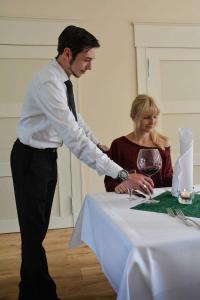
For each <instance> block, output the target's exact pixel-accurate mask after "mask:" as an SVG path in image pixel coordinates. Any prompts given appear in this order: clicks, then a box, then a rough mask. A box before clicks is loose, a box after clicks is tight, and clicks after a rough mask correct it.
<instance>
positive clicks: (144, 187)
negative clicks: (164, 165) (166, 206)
mask: <svg viewBox="0 0 200 300" xmlns="http://www.w3.org/2000/svg"><path fill="white" fill-rule="evenodd" d="M123 184H124V185H125V186H126V187H127V188H128V187H132V188H134V189H138V190H140V191H142V192H143V193H145V194H148V195H149V194H153V187H154V183H153V180H152V179H151V178H150V177H148V176H145V175H143V174H139V173H133V174H129V175H128V180H126V181H124V182H123Z"/></svg>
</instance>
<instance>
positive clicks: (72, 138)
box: [17, 59, 122, 178]
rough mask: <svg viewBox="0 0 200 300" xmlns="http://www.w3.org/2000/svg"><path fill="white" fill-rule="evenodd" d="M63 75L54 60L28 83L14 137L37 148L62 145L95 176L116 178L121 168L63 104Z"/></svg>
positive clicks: (66, 77)
mask: <svg viewBox="0 0 200 300" xmlns="http://www.w3.org/2000/svg"><path fill="white" fill-rule="evenodd" d="M68 79H69V78H68V76H67V74H66V73H65V72H64V70H63V69H62V67H61V66H60V65H59V64H58V62H57V61H56V59H54V60H53V61H52V62H50V63H49V64H48V65H47V66H46V67H45V68H44V69H42V70H41V71H40V73H38V74H37V75H36V76H35V77H34V78H33V80H32V81H31V83H30V85H29V87H28V90H27V93H26V97H25V102H24V105H23V109H22V114H21V119H20V122H19V124H18V126H17V136H18V138H19V140H20V141H21V142H22V143H23V144H25V145H29V146H31V147H34V148H38V149H45V148H58V147H60V146H61V145H62V144H63V143H64V144H65V145H66V146H67V147H68V148H69V149H70V151H71V152H72V153H73V154H74V155H75V156H76V157H77V158H79V159H80V160H82V161H84V162H85V163H86V164H87V165H88V166H90V167H91V168H93V169H95V170H96V171H97V172H98V174H99V175H108V176H111V177H113V178H116V177H117V174H118V172H119V171H120V170H121V169H122V168H121V167H120V166H119V165H117V164H116V163H115V162H113V161H112V160H110V159H109V158H108V157H107V155H106V154H104V153H103V152H102V151H101V150H100V149H99V148H98V147H97V146H96V144H98V143H99V142H98V140H97V139H96V138H95V136H94V134H93V133H92V131H91V130H90V129H89V127H88V126H87V125H86V123H85V122H84V121H83V119H82V118H81V116H80V114H78V122H76V120H75V118H74V116H73V114H72V112H71V111H70V109H69V107H68V104H67V95H66V85H65V83H64V82H65V81H66V80H68Z"/></svg>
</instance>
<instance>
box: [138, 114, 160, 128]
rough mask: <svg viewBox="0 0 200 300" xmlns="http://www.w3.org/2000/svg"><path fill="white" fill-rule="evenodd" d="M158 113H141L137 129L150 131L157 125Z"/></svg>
mask: <svg viewBox="0 0 200 300" xmlns="http://www.w3.org/2000/svg"><path fill="white" fill-rule="evenodd" d="M157 121H158V115H157V114H150V113H149V114H148V113H145V114H143V115H142V118H141V120H140V125H139V128H138V129H139V131H141V132H144V133H150V132H151V131H152V130H153V129H154V128H155V127H156V125H157Z"/></svg>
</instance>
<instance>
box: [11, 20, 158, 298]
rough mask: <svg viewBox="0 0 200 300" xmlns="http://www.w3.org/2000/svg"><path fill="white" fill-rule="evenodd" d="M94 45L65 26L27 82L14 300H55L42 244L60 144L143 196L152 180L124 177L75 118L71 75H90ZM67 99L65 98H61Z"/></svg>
mask: <svg viewBox="0 0 200 300" xmlns="http://www.w3.org/2000/svg"><path fill="white" fill-rule="evenodd" d="M99 46H100V45H99V42H98V41H97V39H96V38H95V37H94V36H93V35H92V34H90V33H89V32H87V31H86V30H84V29H82V28H79V27H76V26H68V27H66V28H65V29H64V30H63V32H62V33H61V34H60V36H59V39H58V48H57V50H58V55H57V57H56V59H54V60H53V61H52V62H51V63H50V64H48V65H47V66H46V67H45V68H44V69H43V70H42V71H41V72H40V73H39V74H37V75H36V76H35V77H34V78H33V80H32V81H31V83H30V85H29V88H28V90H27V94H26V98H25V102H24V106H23V110H22V115H21V120H20V122H19V124H18V127H17V136H18V139H17V140H16V142H15V144H14V146H13V149H12V152H11V169H12V175H13V183H14V190H15V198H16V206H17V213H18V219H19V225H20V232H21V241H22V264H21V272H20V275H21V282H20V284H19V300H33V299H34V300H40V299H43V300H44V299H45V300H56V299H58V297H57V293H56V285H55V283H54V281H53V279H52V278H51V276H50V274H49V272H48V264H47V259H46V255H45V250H44V248H43V246H42V242H43V240H44V238H45V236H46V233H47V229H48V224H49V218H50V213H51V206H52V201H53V196H54V191H55V186H56V181H57V165H56V159H57V152H56V149H57V148H58V147H60V146H62V144H63V143H64V144H65V145H66V146H67V147H68V148H69V149H70V151H72V152H73V153H74V154H75V155H76V157H77V158H79V159H80V160H82V161H84V162H85V163H86V164H87V165H88V166H90V167H91V168H93V169H95V170H96V171H97V172H98V174H99V175H108V176H111V177H113V178H117V177H118V178H119V179H120V180H123V181H124V184H132V185H134V186H136V187H138V188H141V189H143V191H145V192H152V187H153V183H152V181H151V179H149V178H148V177H146V176H143V175H139V174H128V173H127V171H126V170H123V169H122V168H121V167H120V166H118V165H117V164H116V163H114V162H113V161H111V160H110V159H109V158H108V157H107V155H106V154H104V153H103V152H102V151H101V150H100V149H101V148H102V149H103V150H104V149H105V147H104V146H102V145H100V144H99V142H98V140H97V139H96V138H95V136H94V135H93V133H92V132H91V130H90V129H89V128H88V127H87V125H86V124H85V123H84V121H83V120H82V118H81V116H80V115H78V116H77V114H76V109H75V105H74V102H73V92H72V85H71V82H70V80H69V78H70V76H71V75H74V76H75V77H77V78H79V77H80V76H81V75H82V74H84V73H85V72H86V71H87V70H91V68H92V61H93V59H94V58H95V50H96V48H98V47H99ZM66 93H67V94H66Z"/></svg>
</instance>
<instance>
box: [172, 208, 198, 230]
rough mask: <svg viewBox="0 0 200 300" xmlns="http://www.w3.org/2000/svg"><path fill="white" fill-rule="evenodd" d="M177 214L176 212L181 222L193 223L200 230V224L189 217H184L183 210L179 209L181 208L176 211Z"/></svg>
mask: <svg viewBox="0 0 200 300" xmlns="http://www.w3.org/2000/svg"><path fill="white" fill-rule="evenodd" d="M175 212H176V215H177V217H178V218H179V219H180V220H182V221H185V222H188V223H189V222H191V223H193V225H195V226H196V227H197V228H199V229H200V223H198V222H196V221H194V220H193V219H191V218H189V217H186V216H185V215H184V213H183V212H182V210H181V209H179V208H178V209H175Z"/></svg>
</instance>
